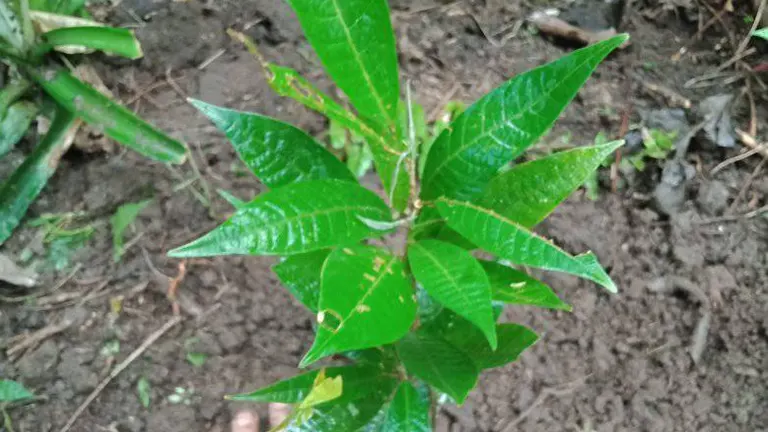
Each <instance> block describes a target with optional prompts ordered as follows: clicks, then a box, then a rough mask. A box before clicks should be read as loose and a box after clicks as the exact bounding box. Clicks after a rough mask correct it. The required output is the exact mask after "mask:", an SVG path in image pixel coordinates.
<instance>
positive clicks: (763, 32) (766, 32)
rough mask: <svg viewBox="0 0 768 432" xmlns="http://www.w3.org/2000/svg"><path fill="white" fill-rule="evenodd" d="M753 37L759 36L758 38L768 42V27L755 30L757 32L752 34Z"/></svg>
mask: <svg viewBox="0 0 768 432" xmlns="http://www.w3.org/2000/svg"><path fill="white" fill-rule="evenodd" d="M752 36H757V37H760V38H763V39H766V40H768V27H765V28H761V29H760V30H755V32H754V33H752Z"/></svg>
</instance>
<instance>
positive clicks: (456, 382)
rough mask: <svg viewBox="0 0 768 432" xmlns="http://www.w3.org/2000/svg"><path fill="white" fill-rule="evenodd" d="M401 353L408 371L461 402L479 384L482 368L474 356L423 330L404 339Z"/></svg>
mask: <svg viewBox="0 0 768 432" xmlns="http://www.w3.org/2000/svg"><path fill="white" fill-rule="evenodd" d="M483 343H485V341H483ZM397 353H398V355H399V356H400V360H401V361H402V362H403V365H405V368H406V370H408V373H411V374H413V375H415V376H417V377H418V378H420V379H422V380H424V381H425V382H427V383H428V384H430V385H432V386H433V387H435V388H437V389H438V390H440V391H442V392H445V393H446V394H448V395H449V396H450V397H452V398H453V399H454V400H455V401H456V402H458V403H459V404H461V403H463V402H464V400H465V399H466V398H467V395H468V394H469V392H470V391H471V390H472V388H473V387H475V384H477V377H478V370H477V368H476V367H475V365H474V363H473V362H472V359H470V358H469V357H468V356H467V355H466V354H464V353H463V352H461V351H460V350H459V349H458V348H456V347H454V346H453V345H451V344H450V343H448V342H446V341H445V340H443V339H440V338H438V337H434V336H433V335H431V334H429V333H427V332H425V331H423V330H418V331H416V332H413V333H409V334H408V335H407V336H405V337H404V338H403V339H402V340H400V342H398V343H397Z"/></svg>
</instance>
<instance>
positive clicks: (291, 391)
mask: <svg viewBox="0 0 768 432" xmlns="http://www.w3.org/2000/svg"><path fill="white" fill-rule="evenodd" d="M319 372H320V370H314V371H311V372H306V373H303V374H301V375H296V376H294V377H292V378H288V379H285V380H283V381H279V382H277V383H274V384H272V385H269V386H267V387H264V388H261V389H259V390H256V391H253V392H250V393H243V394H237V395H231V396H227V397H226V398H227V399H229V400H234V401H247V402H280V403H287V404H297V403H300V402H301V401H303V400H304V399H305V398H306V397H307V395H309V392H310V391H311V390H312V386H313V384H314V382H315V378H317V375H318V373H319ZM325 374H326V376H327V377H330V378H334V377H337V376H340V377H342V380H343V382H344V391H343V392H342V395H341V398H339V401H337V402H349V401H352V400H355V399H359V398H362V397H364V396H366V395H368V394H370V393H371V392H373V391H375V390H376V389H377V388H381V387H386V386H387V385H391V384H389V383H390V382H391V381H392V380H393V379H394V378H393V376H392V375H389V374H388V373H385V372H383V371H382V370H381V369H379V367H378V365H371V366H341V367H329V368H325Z"/></svg>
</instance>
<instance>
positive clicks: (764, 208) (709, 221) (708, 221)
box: [699, 205, 768, 225]
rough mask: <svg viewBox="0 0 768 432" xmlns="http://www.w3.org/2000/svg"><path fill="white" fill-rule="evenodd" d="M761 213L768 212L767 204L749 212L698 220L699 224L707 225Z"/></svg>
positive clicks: (734, 220)
mask: <svg viewBox="0 0 768 432" xmlns="http://www.w3.org/2000/svg"><path fill="white" fill-rule="evenodd" d="M763 213H768V205H764V206H762V207H760V208H757V209H754V210H752V211H751V212H747V213H744V214H740V215H728V216H720V217H715V218H711V219H705V220H703V221H701V222H699V224H701V225H708V224H713V223H720V222H736V221H739V220H742V219H752V218H754V217H757V216H760V215H761V214H763Z"/></svg>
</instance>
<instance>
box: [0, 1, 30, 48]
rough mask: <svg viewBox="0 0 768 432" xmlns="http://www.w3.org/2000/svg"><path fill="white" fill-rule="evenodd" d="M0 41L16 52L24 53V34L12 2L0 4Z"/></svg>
mask: <svg viewBox="0 0 768 432" xmlns="http://www.w3.org/2000/svg"><path fill="white" fill-rule="evenodd" d="M0 41H5V42H6V43H8V44H9V45H11V47H13V48H14V49H15V50H16V51H17V52H21V51H24V34H23V32H22V28H21V22H20V21H19V17H18V15H17V11H16V10H14V7H13V5H12V2H10V1H8V0H4V1H2V2H0Z"/></svg>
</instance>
